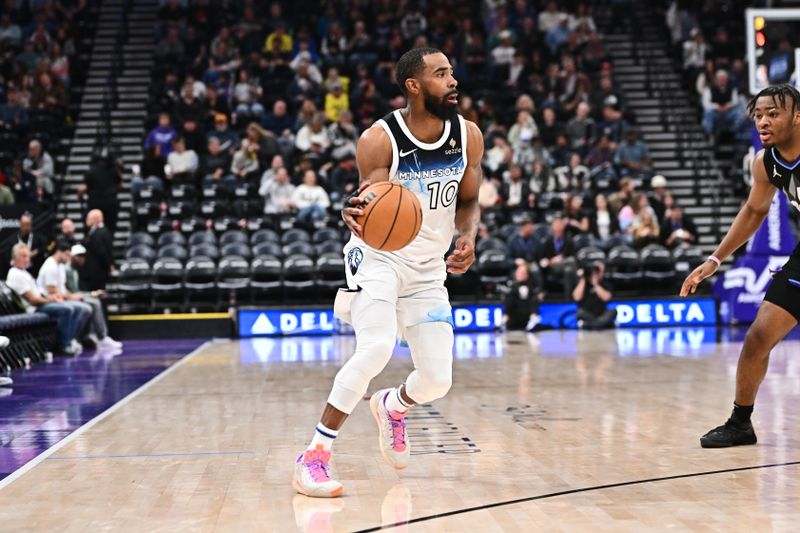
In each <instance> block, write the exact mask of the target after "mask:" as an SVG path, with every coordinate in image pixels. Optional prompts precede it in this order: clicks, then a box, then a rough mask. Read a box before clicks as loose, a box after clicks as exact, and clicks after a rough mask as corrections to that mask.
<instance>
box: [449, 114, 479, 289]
mask: <svg viewBox="0 0 800 533" xmlns="http://www.w3.org/2000/svg"><path fill="white" fill-rule="evenodd" d="M464 123H465V124H466V125H467V146H466V150H467V168H466V169H465V170H464V176H463V177H462V178H461V183H460V185H459V187H458V200H457V201H456V219H455V226H456V231H457V232H458V238H457V239H456V246H455V249H454V250H453V253H452V254H450V256H449V257H448V258H447V261H446V263H447V271H448V272H450V273H451V274H463V273H465V272H466V271H467V270H469V267H470V266H472V263H473V262H474V261H475V237H476V236H477V234H478V226H479V225H480V222H481V209H480V206H479V205H478V190H479V189H480V186H481V180H482V179H483V172H482V169H481V161H482V160H483V134H482V133H481V130H480V128H478V126H477V125H476V124H475V123H473V122H469V121H464Z"/></svg>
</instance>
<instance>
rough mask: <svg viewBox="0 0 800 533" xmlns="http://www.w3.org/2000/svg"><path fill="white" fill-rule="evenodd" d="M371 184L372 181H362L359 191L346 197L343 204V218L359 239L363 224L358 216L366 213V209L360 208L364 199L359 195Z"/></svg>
mask: <svg viewBox="0 0 800 533" xmlns="http://www.w3.org/2000/svg"><path fill="white" fill-rule="evenodd" d="M369 185H370V183H369V182H368V181H365V182H363V183H361V185H360V186H359V187H358V190H357V191H355V192H354V193H353V194H352V195H351V196H348V197H347V198H345V199H344V203H343V205H342V220H344V223H345V224H346V225H347V227H348V228H349V229H350V231H351V232H352V233H353V235H355V236H356V237H358V238H359V239H360V238H361V225H360V224H358V223H357V222H356V217H360V216H361V215H363V214H364V211H362V210H361V209H360V207H361V205H362V204H363V203H364V200H363V199H361V198H359V197H358V195H359V194H361V191H363V190H364V189H366V188H367V187H369Z"/></svg>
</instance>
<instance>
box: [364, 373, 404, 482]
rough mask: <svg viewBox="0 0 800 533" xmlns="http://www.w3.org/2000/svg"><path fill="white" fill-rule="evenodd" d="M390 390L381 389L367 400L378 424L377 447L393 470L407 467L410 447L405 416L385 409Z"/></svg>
mask: <svg viewBox="0 0 800 533" xmlns="http://www.w3.org/2000/svg"><path fill="white" fill-rule="evenodd" d="M391 390H392V389H382V390H379V391H378V392H376V393H375V394H373V395H372V397H371V398H370V399H369V408H370V410H371V411H372V416H374V417H375V422H377V423H378V447H379V448H380V450H381V455H383V458H384V459H386V462H387V463H389V464H390V465H392V466H393V467H394V468H395V470H402V469H403V468H405V467H406V466H408V457H409V455H410V450H411V448H410V446H409V442H408V434H406V415H405V413H398V412H397V411H389V410H388V409H387V408H386V404H385V400H386V396H387V395H388V394H389V392H390V391H391Z"/></svg>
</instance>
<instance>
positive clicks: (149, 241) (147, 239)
mask: <svg viewBox="0 0 800 533" xmlns="http://www.w3.org/2000/svg"><path fill="white" fill-rule="evenodd" d="M140 244H143V245H145V246H149V247H150V248H155V245H156V243H155V239H153V236H152V235H150V234H149V233H147V232H144V231H137V232H136V233H132V234H131V236H130V237H129V238H128V248H132V247H134V246H138V245H140Z"/></svg>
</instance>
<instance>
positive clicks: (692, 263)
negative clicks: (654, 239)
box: [672, 246, 706, 279]
mask: <svg viewBox="0 0 800 533" xmlns="http://www.w3.org/2000/svg"><path fill="white" fill-rule="evenodd" d="M672 259H673V261H674V263H675V275H676V276H677V277H678V278H679V279H683V278H685V277H686V276H688V275H689V273H690V272H691V271H692V270H694V269H695V268H697V267H699V266H700V265H702V264H703V263H705V261H706V255H705V254H704V253H703V250H701V249H700V248H697V247H695V246H689V247H678V248H675V249H674V250H672Z"/></svg>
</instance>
